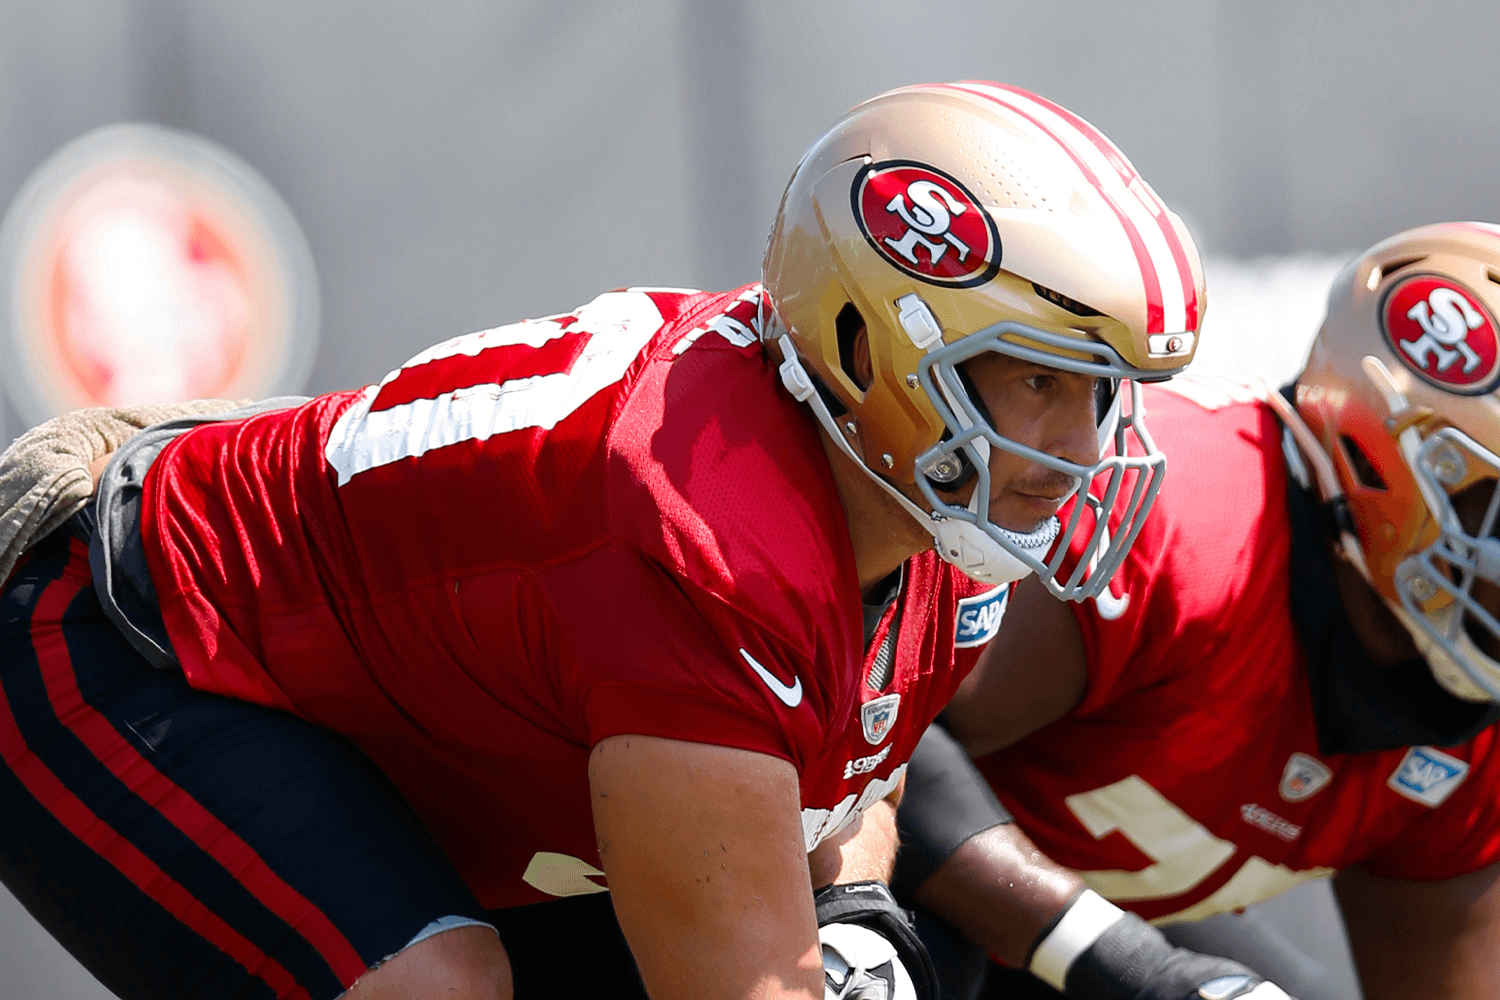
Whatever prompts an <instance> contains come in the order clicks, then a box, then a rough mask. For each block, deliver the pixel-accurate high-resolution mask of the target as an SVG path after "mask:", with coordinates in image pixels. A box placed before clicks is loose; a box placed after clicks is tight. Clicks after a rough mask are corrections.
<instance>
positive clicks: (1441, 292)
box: [1380, 274, 1500, 396]
mask: <svg viewBox="0 0 1500 1000" xmlns="http://www.w3.org/2000/svg"><path fill="white" fill-rule="evenodd" d="M1380 325H1381V328H1382V329H1383V330H1384V331H1385V338H1386V341H1387V342H1388V343H1389V344H1390V346H1391V350H1393V351H1395V352H1396V355H1397V356H1398V357H1399V358H1400V359H1401V360H1402V361H1403V362H1405V363H1406V366H1407V367H1408V368H1410V369H1411V370H1412V371H1414V372H1416V373H1417V374H1418V375H1420V376H1421V377H1422V378H1423V380H1425V381H1427V382H1430V383H1432V384H1433V385H1435V386H1437V387H1439V388H1441V389H1447V390H1448V391H1449V392H1457V393H1462V394H1463V395H1466V396H1477V395H1480V394H1482V393H1486V392H1489V391H1490V390H1491V389H1493V388H1494V387H1495V382H1496V380H1497V376H1500V336H1497V333H1496V327H1495V319H1494V317H1493V316H1491V315H1490V314H1489V311H1488V310H1487V309H1485V308H1484V305H1483V304H1482V303H1481V302H1480V301H1479V299H1478V298H1477V297H1476V296H1475V295H1474V294H1473V293H1472V292H1470V291H1469V290H1468V289H1467V288H1464V287H1463V286H1462V285H1459V284H1458V283H1457V282H1454V281H1451V280H1449V279H1447V278H1440V277H1437V276H1436V275H1432V274H1415V275H1412V276H1411V277H1409V278H1407V279H1405V280H1404V281H1402V282H1401V283H1400V284H1398V285H1397V286H1396V287H1395V288H1393V289H1391V290H1390V292H1388V293H1387V294H1386V297H1385V304H1384V305H1383V306H1382V307H1381V310H1380Z"/></svg>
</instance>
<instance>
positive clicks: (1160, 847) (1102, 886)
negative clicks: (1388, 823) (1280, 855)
mask: <svg viewBox="0 0 1500 1000" xmlns="http://www.w3.org/2000/svg"><path fill="white" fill-rule="evenodd" d="M1063 801H1064V802H1065V803H1066V804H1067V806H1068V808H1069V809H1070V810H1071V811H1072V813H1073V815H1074V816H1076V817H1078V821H1079V822H1080V823H1082V824H1083V826H1084V829H1086V830H1088V832H1089V833H1090V834H1091V835H1092V836H1093V837H1094V839H1095V840H1101V839H1103V838H1104V837H1106V836H1108V835H1109V834H1111V833H1114V832H1116V831H1118V832H1119V833H1120V834H1121V835H1123V836H1124V837H1125V839H1126V840H1129V841H1130V842H1131V843H1132V844H1134V845H1135V846H1136V848H1137V849H1138V850H1140V852H1141V853H1142V854H1144V855H1146V857H1148V858H1150V859H1151V860H1152V861H1153V862H1154V863H1153V864H1151V865H1148V866H1147V867H1145V868H1142V869H1141V870H1139V871H1120V870H1102V871H1086V872H1080V873H1079V874H1080V875H1082V876H1083V880H1084V882H1086V883H1088V886H1089V888H1091V889H1093V890H1094V891H1095V892H1097V893H1099V895H1101V896H1104V897H1105V898H1106V899H1112V900H1116V901H1120V902H1127V901H1130V900H1146V899H1171V898H1172V897H1174V896H1180V895H1182V894H1183V893H1186V892H1188V891H1189V890H1190V889H1192V888H1193V887H1194V886H1196V885H1198V884H1199V883H1200V882H1202V881H1203V880H1204V879H1206V878H1208V877H1209V876H1210V875H1212V874H1213V873H1214V872H1216V871H1218V870H1219V868H1220V867H1222V866H1223V865H1224V863H1225V862H1227V861H1228V860H1229V859H1230V858H1232V857H1233V856H1234V854H1235V851H1236V850H1237V848H1236V847H1235V845H1234V844H1233V843H1232V842H1231V841H1228V840H1224V839H1222V838H1220V837H1216V836H1214V835H1213V834H1212V833H1210V832H1209V830H1208V828H1207V827H1205V826H1204V825H1203V824H1202V823H1199V822H1198V821H1197V820H1195V819H1193V818H1192V817H1191V816H1189V815H1188V814H1187V813H1185V812H1183V811H1182V810H1181V809H1179V808H1178V807H1177V806H1176V805H1174V804H1173V803H1172V802H1171V801H1170V800H1168V799H1167V797H1166V796H1165V795H1163V794H1162V793H1161V792H1158V791H1157V790H1156V789H1155V788H1152V787H1151V785H1150V784H1148V783H1147V782H1146V781H1145V780H1144V779H1142V778H1140V777H1139V776H1137V775H1134V774H1132V775H1131V776H1130V777H1128V778H1125V779H1123V780H1120V781H1117V782H1115V783H1114V784H1112V785H1105V786H1104V787H1103V788H1096V789H1094V790H1093V791H1091V792H1081V793H1079V794H1077V795H1069V796H1068V797H1067V798H1066V799H1064V800H1063ZM1333 871H1334V870H1333V869H1332V868H1311V869H1308V870H1306V871H1293V870H1292V869H1290V868H1287V867H1286V866H1285V865H1273V864H1271V863H1270V862H1268V861H1266V860H1265V859H1264V858H1260V857H1251V858H1249V859H1248V860H1246V861H1245V863H1244V864H1243V865H1241V866H1240V868H1239V870H1238V871H1236V872H1235V873H1234V876H1233V877H1232V878H1230V880H1229V881H1228V882H1226V883H1225V884H1224V885H1223V886H1221V887H1220V888H1219V889H1218V890H1217V891H1216V892H1214V893H1213V894H1212V895H1210V896H1208V897H1207V898H1205V899H1203V900H1201V901H1199V902H1198V903H1196V904H1194V905H1192V906H1189V907H1187V908H1185V909H1182V910H1178V911H1176V912H1175V913H1170V914H1168V915H1166V916H1164V917H1158V918H1157V919H1156V920H1155V921H1154V922H1155V923H1158V924H1165V923H1177V922H1179V921H1185V920H1201V919H1203V918H1204V917H1208V916H1212V915H1213V914H1215V913H1225V912H1228V911H1229V910H1236V909H1239V908H1241V907H1245V906H1249V905H1250V904H1251V903H1258V902H1260V901H1261V900H1263V899H1270V898H1271V897H1272V896H1275V895H1278V894H1279V893H1282V892H1284V891H1286V890H1287V889H1290V888H1291V887H1292V886H1294V885H1297V884H1298V883H1299V882H1308V881H1311V880H1313V879H1319V878H1326V877H1327V876H1329V875H1332V874H1333Z"/></svg>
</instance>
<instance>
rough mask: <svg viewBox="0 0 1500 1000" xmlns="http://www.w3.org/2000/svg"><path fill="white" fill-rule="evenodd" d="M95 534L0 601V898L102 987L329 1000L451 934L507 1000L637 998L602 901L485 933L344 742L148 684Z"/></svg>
mask: <svg viewBox="0 0 1500 1000" xmlns="http://www.w3.org/2000/svg"><path fill="white" fill-rule="evenodd" d="M88 513H91V512H88ZM90 531H91V525H90V521H89V518H88V516H87V514H85V515H81V516H80V517H78V518H74V519H73V520H72V521H70V522H69V523H68V524H67V525H66V526H64V527H63V528H62V529H59V530H58V531H57V532H55V533H54V534H53V535H51V536H50V537H49V538H47V539H45V540H44V541H43V542H41V543H40V544H38V545H37V546H36V547H35V548H34V549H33V550H32V551H31V552H30V553H28V555H27V556H26V557H25V559H24V561H23V562H22V564H21V565H20V566H18V567H17V569H16V570H15V572H14V573H13V574H12V575H11V578H10V579H9V580H8V581H7V582H6V583H5V586H4V589H3V591H0V760H3V763H4V766H3V767H0V880H3V881H4V883H5V885H6V886H7V887H8V888H9V889H10V890H11V891H12V892H13V893H14V894H15V895H16V897H17V898H18V899H20V901H21V902H22V904H23V905H25V907H26V908H27V909H28V910H29V911H30V912H31V913H32V915H33V916H35V917H36V918H37V920H38V921H40V922H41V924H42V925H43V926H44V927H45V928H46V929H47V930H48V931H49V932H50V933H52V934H53V935H54V936H55V937H57V939H58V940H59V941H60V942H61V943H62V944H63V945H64V946H65V947H66V948H67V949H68V951H70V952H71V953H72V954H73V955H74V956H75V957H76V958H77V959H79V961H81V962H82V963H83V965H84V966H85V967H87V968H88V969H89V971H91V972H92V973H93V974H94V975H95V976H97V977H98V978H99V980H100V981H101V982H102V983H103V984H104V985H105V986H107V987H108V988H109V989H111V990H113V991H114V992H115V993H116V994H118V995H119V996H120V997H121V998H123V1000H147V998H151V1000H156V998H160V1000H168V998H171V1000H176V998H189V997H190V998H193V1000H217V998H256V1000H270V998H273V997H276V998H305V1000H332V998H334V997H337V996H339V994H341V993H342V992H343V991H344V990H345V989H347V988H348V987H349V986H350V985H351V984H352V983H353V982H354V980H355V979H357V978H358V977H359V976H360V975H361V973H363V972H364V971H365V969H366V968H368V967H369V966H371V965H374V964H376V963H378V962H379V961H381V960H382V959H384V958H386V957H388V956H390V955H392V954H394V953H395V952H397V951H399V950H400V949H401V948H402V947H403V946H404V945H406V944H407V943H408V942H410V941H411V940H412V939H413V938H414V937H415V936H416V935H418V934H419V933H420V932H422V930H423V929H424V928H426V927H428V925H429V924H430V923H431V922H432V921H435V920H438V919H441V918H445V917H459V918H465V919H468V920H478V921H487V922H490V923H493V924H496V925H497V926H499V927H500V929H501V933H502V937H503V938H504V939H505V941H506V943H507V948H508V950H509V951H510V953H511V956H512V962H513V964H514V965H515V967H516V979H517V993H518V995H522V996H524V995H568V994H572V993H577V994H578V995H585V994H593V995H599V994H598V993H597V992H596V991H598V990H600V989H604V990H607V991H608V993H609V995H615V994H617V993H618V994H621V995H643V994H642V993H641V991H640V987H639V985H638V982H639V981H638V979H637V978H636V976H635V973H634V966H633V963H631V962H630V957H629V952H628V950H627V949H626V947H625V944H624V941H623V938H621V937H620V935H619V932H618V930H617V929H615V925H614V921H613V919H612V918H611V917H612V914H610V913H609V903H608V898H609V897H608V896H607V895H604V894H600V895H599V896H588V897H579V898H577V899H576V900H567V901H563V902H560V903H557V904H543V905H542V906H538V907H524V908H521V909H519V910H513V911H497V912H496V913H493V914H489V915H487V914H485V912H484V911H483V910H482V909H480V907H479V905H478V903H477V902H476V901H475V900H474V897H473V895H472V894H471V893H470V892H469V891H468V889H467V888H466V887H465V886H464V884H463V882H462V881H461V880H460V879H459V877H458V875H457V873H456V872H455V871H454V870H453V868H452V866H451V865H450V864H449V863H448V861H447V859H446V858H445V857H444V856H443V854H442V852H441V851H439V850H438V848H437V846H436V845H435V844H434V843H433V841H432V839H431V838H430V837H429V836H428V834H427V832H426V831H425V829H423V827H422V825H421V823H420V822H419V821H418V819H417V818H416V816H415V815H414V814H413V813H412V811H411V810H410V808H409V807H408V806H407V805H406V803H405V801H404V800H403V799H402V798H401V796H400V795H399V794H398V793H397V792H396V790H395V789H394V788H393V787H392V786H391V784H390V783H389V782H388V781H387V780H386V779H385V777H384V776H383V775H382V774H381V773H380V772H379V771H378V770H376V769H375V768H374V767H373V766H372V765H371V764H370V763H369V762H368V761H367V760H366V759H365V758H364V757H363V756H362V755H361V754H360V753H359V752H358V751H357V750H355V749H354V748H353V747H352V746H351V745H350V744H348V743H347V742H345V741H344V740H343V739H342V738H340V737H338V736H335V735H333V734H331V733H328V732H325V731H323V730H321V729H318V728H317V727H315V726H312V725H310V724H308V723H306V722H303V721H301V720H299V719H296V718H294V717H291V716H289V715H286V714H283V713H280V712H276V711H273V710H270V709H266V708H262V707H260V706H257V705H250V704H246V703H242V702H237V701H233V700H230V699H225V698H220V697H217V696H215V695H209V694H204V693H201V692H198V691H194V690H193V689H192V688H190V687H189V686H188V685H187V683H186V682H185V681H184V679H183V677H182V676H181V674H179V673H176V672H173V671H163V670H158V669H155V668H153V667H152V666H150V664H148V663H147V662H146V661H145V660H144V659H143V658H142V657H141V656H140V655H139V654H137V653H136V652H135V650H134V649H133V648H132V647H131V646H130V645H129V644H128V643H127V642H126V641H125V639H124V637H123V636H122V635H121V634H120V633H119V632H118V630H116V629H115V627H114V626H113V625H112V624H111V623H110V622H109V620H108V619H107V618H106V617H105V616H104V613H103V611H102V609H101V607H100V604H99V601H98V599H97V598H96V597H95V594H94V590H93V586H92V582H91V577H90V573H89V564H88V541H87V539H88V536H89V534H90ZM497 835H503V832H498V831H497ZM607 918H609V919H607Z"/></svg>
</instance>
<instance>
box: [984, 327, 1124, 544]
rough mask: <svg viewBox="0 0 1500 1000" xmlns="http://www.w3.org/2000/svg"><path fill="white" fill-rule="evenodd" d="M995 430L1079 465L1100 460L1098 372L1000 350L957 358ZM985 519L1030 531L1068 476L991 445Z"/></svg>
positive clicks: (1065, 490)
mask: <svg viewBox="0 0 1500 1000" xmlns="http://www.w3.org/2000/svg"><path fill="white" fill-rule="evenodd" d="M964 372H965V374H966V375H967V377H968V379H969V383H970V385H972V386H973V387H974V390H975V391H976V392H977V393H978V395H979V398H980V401H981V402H982V403H983V404H984V408H985V409H986V410H987V411H988V412H989V415H990V420H991V423H992V425H993V426H994V428H995V430H996V431H997V432H998V433H999V434H1000V435H1001V436H1002V437H1006V438H1009V439H1010V440H1012V441H1015V442H1017V443H1018V444H1023V445H1026V446H1027V447H1029V448H1033V449H1035V450H1037V451H1040V452H1044V453H1046V454H1048V455H1051V456H1053V457H1054V458H1060V459H1064V460H1066V461H1068V462H1073V463H1076V464H1079V465H1092V464H1094V463H1095V462H1097V461H1098V460H1099V432H1098V418H1097V416H1096V413H1095V400H1096V398H1097V389H1098V383H1099V380H1098V379H1096V378H1094V377H1093V376H1091V375H1079V374H1076V373H1073V372H1065V371H1060V370H1058V369H1056V368H1048V367H1046V366H1044V365H1039V364H1034V363H1032V362H1029V361H1022V360H1020V359H1018V358H1012V357H1009V356H1007V355H1003V354H995V353H985V354H981V355H979V356H978V357H975V358H971V359H970V360H969V361H967V362H965V363H964ZM990 476H991V480H990V510H989V516H990V520H991V521H993V522H994V523H995V524H998V525H1001V526H1002V527H1006V528H1009V529H1011V530H1012V531H1032V530H1034V529H1036V528H1037V527H1038V526H1039V525H1041V524H1042V522H1044V521H1045V520H1046V519H1047V518H1049V517H1051V516H1052V515H1053V514H1056V513H1057V510H1058V508H1059V507H1061V506H1062V504H1063V502H1064V501H1065V500H1066V499H1067V497H1068V495H1069V493H1070V492H1071V491H1072V489H1073V487H1074V486H1075V485H1076V484H1075V482H1074V480H1073V478H1072V477H1071V476H1068V475H1067V474H1066V473H1063V472H1059V471H1058V470H1056V469H1049V468H1047V467H1046V466H1044V465H1040V464H1038V463H1036V462H1033V461H1030V460H1029V459H1026V458H1022V457H1020V456H1018V455H1012V454H1011V453H1009V452H1007V451H1004V450H1002V449H999V448H991V449H990Z"/></svg>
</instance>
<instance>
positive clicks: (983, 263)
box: [850, 160, 1000, 288]
mask: <svg viewBox="0 0 1500 1000" xmlns="http://www.w3.org/2000/svg"><path fill="white" fill-rule="evenodd" d="M850 200H851V201H852V202H853V205H854V218H855V219H856V220H858V222H859V228H860V231H861V232H863V233H864V234H865V239H867V240H869V241H870V245H871V246H873V247H874V248H875V249H876V250H878V251H880V254H881V256H883V257H885V259H886V260H888V261H890V262H891V263H892V264H894V265H895V266H896V267H897V268H898V269H900V270H902V271H904V272H906V273H907V274H909V275H911V276H912V277H914V278H920V279H921V280H922V281H926V282H930V283H931V284H934V285H947V286H950V287H956V288H972V287H973V286H975V285H982V284H984V283H985V282H986V281H989V280H990V279H991V278H993V277H994V276H995V275H996V274H998V273H999V271H1000V234H999V233H998V232H997V231H996V230H995V223H994V220H993V219H991V218H990V216H989V214H988V213H986V212H984V211H981V210H980V208H979V202H978V201H977V200H976V199H975V198H974V196H973V195H972V194H970V193H969V192H968V190H967V189H965V188H964V186H963V185H962V184H960V183H959V182H958V181H956V180H954V179H953V178H952V177H949V176H948V175H947V174H945V173H943V172H942V171H940V170H936V169H934V168H933V167H929V166H927V165H926V164H923V163H917V162H915V161H912V160H886V161H884V162H882V163H871V164H868V165H866V166H865V168H864V169H863V170H861V171H860V172H859V173H858V174H857V175H855V178H854V185H853V187H852V188H851V190H850Z"/></svg>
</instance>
